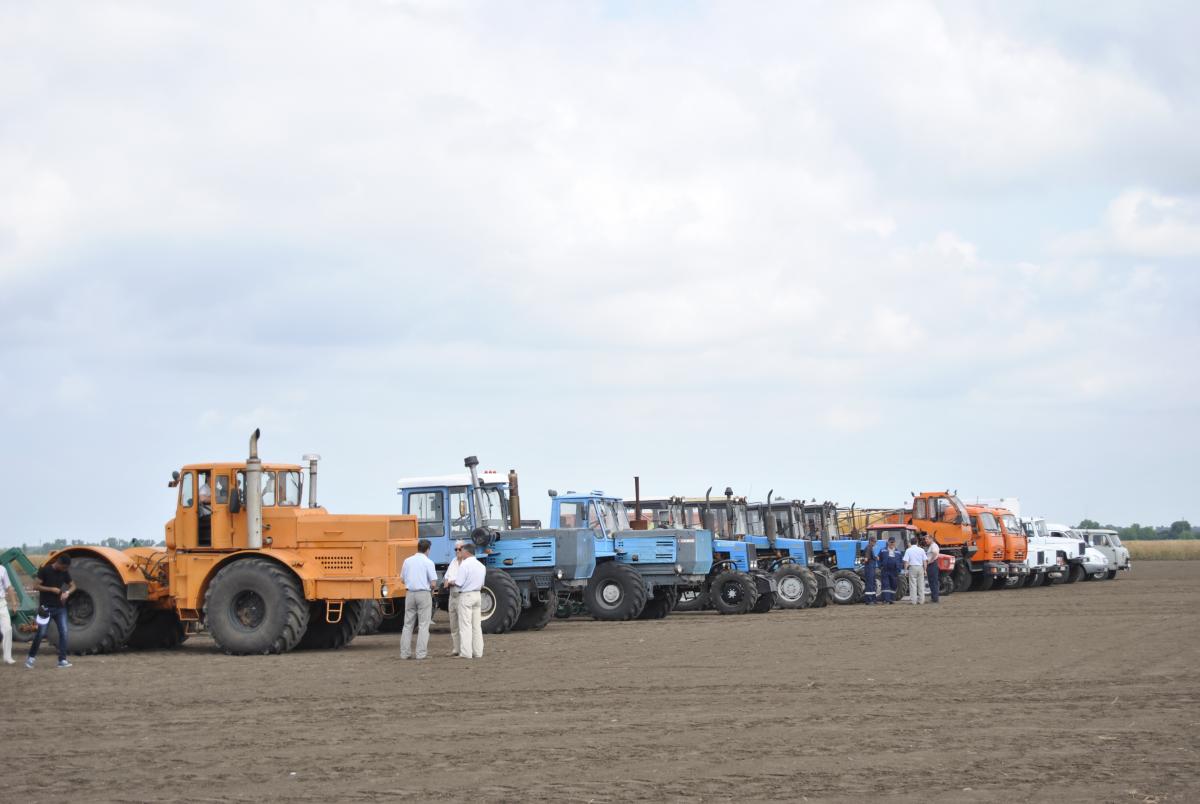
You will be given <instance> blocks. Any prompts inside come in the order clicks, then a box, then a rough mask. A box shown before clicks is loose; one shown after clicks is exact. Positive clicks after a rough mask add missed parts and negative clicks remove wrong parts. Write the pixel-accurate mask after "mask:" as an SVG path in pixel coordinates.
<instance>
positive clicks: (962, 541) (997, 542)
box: [905, 491, 1008, 592]
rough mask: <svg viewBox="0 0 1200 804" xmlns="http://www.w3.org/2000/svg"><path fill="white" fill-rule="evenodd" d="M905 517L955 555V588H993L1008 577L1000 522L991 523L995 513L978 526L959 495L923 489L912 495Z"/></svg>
mask: <svg viewBox="0 0 1200 804" xmlns="http://www.w3.org/2000/svg"><path fill="white" fill-rule="evenodd" d="M905 518H906V519H907V520H908V524H910V525H912V526H914V527H915V528H917V530H919V531H921V532H922V533H926V534H928V535H929V536H931V537H932V538H933V540H934V541H936V542H937V543H938V547H940V548H941V550H942V551H943V552H947V553H950V554H951V555H953V556H954V557H955V559H956V561H955V564H954V590H955V591H956V592H965V591H967V590H968V589H990V588H992V585H993V584H994V583H996V581H997V579H1007V578H1008V564H1007V563H1006V562H1005V560H1004V536H1003V534H1002V533H1001V532H1000V527H999V525H995V527H994V528H993V527H991V525H992V524H993V523H994V522H995V517H994V516H993V515H992V514H990V513H988V514H987V515H986V516H984V517H983V520H984V526H983V527H980V528H978V529H976V528H975V527H974V526H973V524H972V518H971V514H970V513H969V512H968V510H967V506H965V505H963V504H962V501H961V500H959V499H958V495H956V494H951V493H950V492H949V491H922V492H921V493H919V494H914V495H913V502H912V509H911V510H910V511H909V512H908V515H907V517H905ZM1002 582H1003V581H1002Z"/></svg>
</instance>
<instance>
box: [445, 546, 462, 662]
mask: <svg viewBox="0 0 1200 804" xmlns="http://www.w3.org/2000/svg"><path fill="white" fill-rule="evenodd" d="M464 544H466V542H464V541H463V540H462V539H459V540H458V541H456V542H455V543H454V560H453V561H451V562H450V566H448V567H446V575H445V577H444V578H443V579H442V588H443V589H445V590H446V592H447V594H448V596H449V600H448V601H447V603H446V613H447V614H448V615H449V617H450V652H449V653H448V654H446V655H447V656H457V655H458V652H459V641H458V587H457V586H456V585H455V584H454V581H455V579H456V578H457V577H458V565H459V564H460V563H462V562H461V561H460V560H459V558H458V556H459V552H458V550H459V548H460V547H462V546H463V545H464Z"/></svg>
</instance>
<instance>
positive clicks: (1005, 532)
mask: <svg viewBox="0 0 1200 804" xmlns="http://www.w3.org/2000/svg"><path fill="white" fill-rule="evenodd" d="M988 510H989V511H991V512H992V516H994V517H996V521H997V522H998V523H1000V534H1001V535H1002V536H1003V537H1004V560H1005V561H1007V562H1008V563H1009V564H1024V563H1025V558H1026V556H1028V555H1029V539H1027V538H1026V537H1025V531H1023V530H1021V528H1020V526H1019V525H1017V524H1016V519H1015V518H1014V517H1013V515H1012V512H1011V511H1009V510H1008V509H1007V508H989V509H988ZM1005 517H1008V518H1009V519H1008V521H1010V522H1012V523H1014V526H1013V527H1012V528H1010V527H1008V526H1006V525H1005Z"/></svg>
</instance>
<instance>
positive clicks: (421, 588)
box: [400, 553, 437, 592]
mask: <svg viewBox="0 0 1200 804" xmlns="http://www.w3.org/2000/svg"><path fill="white" fill-rule="evenodd" d="M400 580H402V581H404V585H405V587H407V588H408V591H410V592H428V591H430V589H431V588H432V584H435V583H437V567H435V566H433V562H432V561H430V560H429V556H427V555H425V554H424V553H413V554H412V555H411V556H409V557H408V558H406V559H404V564H403V565H401V567H400Z"/></svg>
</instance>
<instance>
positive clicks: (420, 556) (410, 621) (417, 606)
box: [400, 539, 437, 659]
mask: <svg viewBox="0 0 1200 804" xmlns="http://www.w3.org/2000/svg"><path fill="white" fill-rule="evenodd" d="M429 547H430V542H429V540H428V539H421V540H420V541H418V542H417V552H416V553H414V554H413V555H411V556H409V557H408V558H406V559H404V564H403V565H402V566H401V567H400V579H401V580H402V581H404V586H405V588H406V589H407V591H406V592H405V593H404V630H402V631H401V632H400V658H401V659H411V658H412V634H413V625H416V626H417V658H418V659H424V658H425V654H426V652H427V651H428V650H429V621H430V620H432V619H433V590H434V589H436V588H437V568H436V567H434V566H433V561H431V560H430V559H429Z"/></svg>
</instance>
